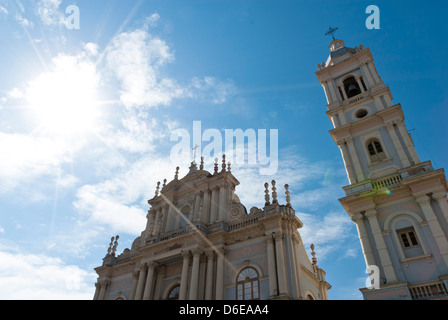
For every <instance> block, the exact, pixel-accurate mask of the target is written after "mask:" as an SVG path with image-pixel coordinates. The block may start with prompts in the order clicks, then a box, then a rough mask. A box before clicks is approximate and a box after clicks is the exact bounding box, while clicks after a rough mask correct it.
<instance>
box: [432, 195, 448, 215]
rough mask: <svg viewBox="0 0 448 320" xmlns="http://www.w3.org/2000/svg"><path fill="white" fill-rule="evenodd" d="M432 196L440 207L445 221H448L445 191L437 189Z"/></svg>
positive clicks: (447, 203) (447, 204)
mask: <svg viewBox="0 0 448 320" xmlns="http://www.w3.org/2000/svg"><path fill="white" fill-rule="evenodd" d="M432 198H433V199H434V200H436V201H437V204H438V205H439V207H440V209H441V210H442V212H443V216H444V217H445V220H446V222H448V202H447V198H446V192H445V191H439V192H435V193H433V194H432Z"/></svg>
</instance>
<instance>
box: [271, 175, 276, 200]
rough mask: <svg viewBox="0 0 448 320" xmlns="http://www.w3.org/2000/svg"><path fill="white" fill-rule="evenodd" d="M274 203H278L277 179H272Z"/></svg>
mask: <svg viewBox="0 0 448 320" xmlns="http://www.w3.org/2000/svg"><path fill="white" fill-rule="evenodd" d="M271 183H272V203H277V188H276V187H275V180H272V182H271Z"/></svg>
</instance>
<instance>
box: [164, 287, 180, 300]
mask: <svg viewBox="0 0 448 320" xmlns="http://www.w3.org/2000/svg"><path fill="white" fill-rule="evenodd" d="M179 291H180V285H177V286H175V287H174V288H173V289H171V291H170V292H169V293H168V297H167V299H168V300H179Z"/></svg>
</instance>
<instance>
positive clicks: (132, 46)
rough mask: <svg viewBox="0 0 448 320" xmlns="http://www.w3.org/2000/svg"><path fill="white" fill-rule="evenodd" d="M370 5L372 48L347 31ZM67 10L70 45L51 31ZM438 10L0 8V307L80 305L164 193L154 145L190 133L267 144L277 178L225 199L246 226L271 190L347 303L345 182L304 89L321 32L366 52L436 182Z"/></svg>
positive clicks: (250, 169) (408, 6) (349, 251)
mask: <svg viewBox="0 0 448 320" xmlns="http://www.w3.org/2000/svg"><path fill="white" fill-rule="evenodd" d="M371 4H374V5H377V6H378V7H379V9H380V17H381V20H380V29H379V30H369V29H367V28H366V26H365V21H366V19H367V17H368V14H366V13H365V10H366V8H367V6H368V5H371ZM70 5H76V6H77V7H78V8H79V13H80V19H79V21H80V25H79V29H69V28H67V26H66V20H67V18H68V17H69V16H70V14H67V13H66V8H67V7H68V6H70ZM446 9H448V8H447V5H446V4H445V3H444V2H438V5H434V4H429V3H428V4H421V3H420V2H419V3H418V4H417V3H416V4H414V3H413V2H410V1H372V2H371V1H359V0H357V1H278V0H277V1H267V0H266V1H249V0H246V1H231V0H226V1H218V0H214V1H195V0H188V1H171V0H170V1H166V0H165V1H146V0H142V1H131V0H130V1H118V0H112V1H105V0H97V1H87V0H79V1H75V0H63V1H61V0H34V1H31V0H30V1H26V0H15V1H12V0H0V27H1V30H2V31H1V33H0V48H1V51H0V57H1V59H0V70H1V76H0V150H1V151H0V261H2V262H1V265H0V298H2V299H11V298H12V299H14V298H16V299H34V298H38V299H91V298H92V297H93V293H94V282H95V279H96V275H95V273H94V271H93V268H94V267H96V266H98V265H100V264H101V262H102V260H101V259H102V257H104V255H105V254H106V251H107V247H108V244H109V241H110V238H111V237H112V236H114V235H116V234H119V235H120V240H119V247H118V252H121V251H122V250H123V249H125V248H127V247H130V246H131V244H132V241H133V240H134V239H135V237H136V236H138V235H139V234H140V232H141V231H142V230H143V229H144V228H145V223H146V222H145V214H146V211H147V210H148V209H149V207H148V204H147V202H146V201H147V199H149V198H152V196H153V195H154V191H155V187H156V183H157V181H161V180H163V179H165V178H166V179H168V180H171V179H172V178H173V177H174V173H175V167H176V166H177V165H179V163H176V162H175V161H172V158H171V157H170V150H171V149H172V148H173V146H174V145H175V144H176V142H173V141H171V140H170V136H171V134H172V133H173V131H174V130H176V129H184V130H187V131H188V132H192V128H193V121H201V127H202V130H203V131H205V130H206V129H217V130H220V132H222V133H223V132H224V130H225V129H238V128H241V129H243V130H246V129H254V130H258V129H266V130H268V132H269V130H278V161H279V163H278V170H277V172H276V173H275V174H274V175H272V176H262V175H260V173H259V170H258V169H259V166H258V165H249V164H247V165H245V164H242V165H239V166H235V167H234V168H233V173H234V175H235V176H236V178H237V179H239V181H240V182H241V184H240V185H239V186H238V187H237V190H236V193H237V194H238V196H239V197H240V199H241V201H242V202H243V204H245V205H246V207H247V208H248V209H249V208H251V207H252V206H258V207H262V206H263V203H264V192H263V189H264V188H263V184H264V182H266V181H271V180H272V179H274V180H276V181H277V184H278V185H279V186H282V185H284V184H285V183H288V184H289V185H290V191H291V198H292V205H293V207H294V208H295V210H296V214H297V216H298V217H299V218H300V219H301V220H302V221H303V222H304V224H305V226H304V228H303V229H302V230H300V232H301V235H302V238H303V241H304V243H305V245H306V248H307V250H308V251H309V245H310V244H311V243H314V244H315V245H316V248H315V251H316V257H317V259H318V264H319V266H320V267H321V268H323V269H324V270H325V271H326V273H327V280H328V282H329V283H330V284H331V285H332V286H333V288H332V289H331V290H330V291H329V296H330V298H331V299H361V298H362V297H361V294H360V293H359V290H358V288H361V287H364V284H365V278H366V276H367V274H366V273H365V265H364V259H363V257H362V253H361V248H360V245H359V240H358V237H357V233H356V229H355V227H354V225H353V223H352V222H351V221H350V219H349V217H348V215H347V214H346V213H345V212H344V210H343V208H342V206H341V205H340V204H339V202H338V198H340V197H342V196H343V192H342V187H343V186H345V185H347V184H348V181H347V178H346V175H345V170H344V168H343V162H342V159H341V155H340V152H339V149H338V148H337V147H336V145H335V144H334V142H333V141H332V139H331V137H330V135H329V133H328V130H330V129H331V123H330V121H329V119H328V118H327V116H326V114H325V112H326V107H325V105H326V100H325V96H324V92H323V90H322V87H321V86H320V84H319V83H318V81H317V78H316V77H315V75H314V72H315V71H317V64H318V63H321V62H322V61H326V59H327V57H328V55H329V51H328V45H329V43H330V41H331V39H330V38H329V37H326V36H325V35H324V34H325V32H326V31H327V29H328V26H330V25H331V26H337V27H338V28H339V30H338V32H337V33H336V37H337V38H340V39H343V40H344V41H345V43H346V45H347V46H351V47H355V46H359V44H361V43H362V44H363V45H364V46H366V47H369V48H370V49H371V50H372V53H373V56H374V59H375V64H376V67H377V69H378V72H379V74H380V76H381V77H382V79H383V80H384V82H385V83H386V84H387V85H389V86H390V88H391V90H392V94H393V97H394V102H395V103H401V105H402V107H403V110H404V113H405V117H406V121H405V122H406V125H407V128H408V129H409V130H412V129H414V130H413V131H412V135H413V139H414V142H415V145H416V148H417V152H418V153H419V155H420V158H421V159H422V160H432V161H433V165H434V166H435V167H436V168H448V161H447V159H448V158H447V151H446V150H447V149H446V143H445V142H446V137H447V129H446V119H447V116H448V114H447V103H448V101H447V96H448V95H447V86H446V85H447V83H448V81H447V80H448V73H447V67H446V64H445V59H446V52H447V51H448V46H447V42H446V40H445V39H446V31H445V15H446V13H445V12H446ZM206 145H207V143H206V142H204V143H203V145H202V148H204V147H205V146H206ZM210 159H211V158H210ZM212 160H213V159H211V161H212ZM207 169H208V170H210V171H211V170H212V165H210V164H208V165H207ZM187 170H188V168H187V165H184V164H182V165H181V169H180V175H181V176H182V175H184V174H186V172H187ZM282 192H283V191H281V190H279V199H281V201H280V202H283V203H284V195H283V194H282Z"/></svg>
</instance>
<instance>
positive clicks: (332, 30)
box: [325, 26, 339, 40]
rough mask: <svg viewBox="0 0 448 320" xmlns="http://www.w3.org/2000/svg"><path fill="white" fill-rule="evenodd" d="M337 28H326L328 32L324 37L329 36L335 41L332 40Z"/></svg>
mask: <svg viewBox="0 0 448 320" xmlns="http://www.w3.org/2000/svg"><path fill="white" fill-rule="evenodd" d="M338 29H339V28H332V27H331V26H330V27H328V31H327V33H325V35H326V36H331V37H332V38H333V40H336V39H335V38H334V33H335V32H336V31H337V30H338Z"/></svg>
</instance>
